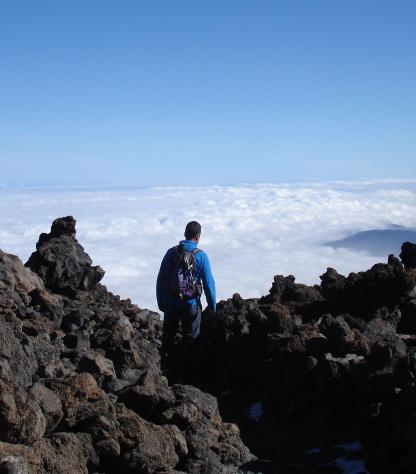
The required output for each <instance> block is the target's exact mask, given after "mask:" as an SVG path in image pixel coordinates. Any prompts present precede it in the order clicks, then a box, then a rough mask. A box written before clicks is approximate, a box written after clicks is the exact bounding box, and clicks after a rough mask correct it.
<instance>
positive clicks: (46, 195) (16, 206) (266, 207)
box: [0, 180, 416, 309]
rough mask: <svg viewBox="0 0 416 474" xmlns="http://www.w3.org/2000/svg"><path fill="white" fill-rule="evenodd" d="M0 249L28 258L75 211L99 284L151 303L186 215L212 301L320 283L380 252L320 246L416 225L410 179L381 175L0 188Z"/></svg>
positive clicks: (366, 265)
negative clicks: (195, 224)
mask: <svg viewBox="0 0 416 474" xmlns="http://www.w3.org/2000/svg"><path fill="white" fill-rule="evenodd" d="M0 198H1V201H0V248H1V249H2V250H4V251H7V252H9V253H14V254H17V255H18V256H19V257H20V258H21V259H22V260H23V261H26V260H27V258H28V257H29V255H30V253H31V252H32V251H33V250H34V248H35V243H36V241H37V239H38V237H39V234H40V233H41V232H48V231H49V229H50V224H51V222H52V220H53V219H55V218H56V217H61V216H66V215H73V216H74V217H75V218H76V219H77V238H78V240H79V242H80V243H81V244H82V245H83V246H84V248H85V250H86V251H87V252H88V253H89V255H90V256H91V258H92V259H93V260H94V264H97V265H101V266H102V267H103V268H104V269H105V270H106V275H105V277H104V280H103V283H105V284H106V285H107V286H108V288H109V289H110V290H111V291H113V292H115V293H117V294H120V295H121V296H123V297H129V298H131V299H132V300H133V301H134V302H135V303H137V304H138V305H139V306H141V307H143V308H144V307H147V308H151V309H156V301H155V289H154V287H155V280H156V275H157V272H158V270H159V265H160V261H161V259H162V257H163V255H164V253H165V251H166V250H167V248H169V247H170V246H172V245H175V244H176V243H177V242H178V241H179V240H180V239H181V238H182V236H183V230H184V227H185V225H186V223H187V222H188V221H190V220H194V219H195V220H198V221H199V222H201V224H202V226H203V235H202V238H201V242H200V247H201V248H203V249H204V250H205V251H206V252H207V253H208V255H209V258H210V260H211V264H212V268H213V273H214V276H215V279H216V282H217V291H218V299H225V298H228V297H230V296H232V294H233V293H235V292H238V293H240V294H241V295H242V296H243V297H246V298H247V297H256V296H260V295H262V294H266V293H267V292H268V289H269V288H270V286H271V282H272V279H273V275H276V274H285V275H287V274H294V275H295V276H296V279H297V281H299V282H303V283H308V284H313V283H319V275H320V274H322V273H323V272H324V271H325V270H326V268H327V267H328V266H331V267H335V268H336V269H337V270H338V271H340V272H342V273H349V272H351V271H360V270H364V269H367V268H369V267H370V266H371V265H372V264H374V263H375V262H376V261H378V260H385V259H386V257H387V256H380V257H381V258H380V259H377V258H376V257H371V256H368V255H366V254H363V253H357V252H352V251H348V250H344V249H337V250H336V249H332V248H329V247H322V246H320V244H321V243H323V242H326V241H330V240H335V239H339V238H342V237H345V236H347V235H349V234H351V233H353V232H357V231H362V230H368V229H374V228H386V227H388V226H389V225H391V224H398V225H403V226H408V227H416V211H415V209H416V182H415V181H414V180H399V181H397V180H391V181H388V180H383V181H377V180H375V181H366V182H337V183H312V184H291V185H289V184H274V185H267V184H259V185H247V186H204V187H154V188H149V189H137V188H136V189H127V188H125V189H111V188H90V189H88V188H82V189H81V188H78V189H71V188H43V189H42V188H30V189H29V188H13V187H7V186H6V187H2V188H0Z"/></svg>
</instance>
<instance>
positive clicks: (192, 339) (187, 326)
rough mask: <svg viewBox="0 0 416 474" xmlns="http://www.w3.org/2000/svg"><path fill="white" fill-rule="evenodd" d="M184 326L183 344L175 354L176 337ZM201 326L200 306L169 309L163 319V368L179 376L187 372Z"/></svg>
mask: <svg viewBox="0 0 416 474" xmlns="http://www.w3.org/2000/svg"><path fill="white" fill-rule="evenodd" d="M179 323H181V324H182V344H181V347H180V348H179V350H175V354H174V353H173V352H174V344H175V336H176V334H177V333H178V330H179ZM200 326H201V307H200V305H199V304H195V305H193V306H185V305H184V306H183V307H182V308H174V307H172V308H167V309H166V310H165V313H164V319H163V332H162V348H161V352H162V367H164V368H165V369H167V370H170V371H173V372H174V373H175V374H176V375H177V376H183V375H185V373H186V372H187V370H186V368H187V366H188V365H189V360H190V358H191V357H192V353H193V352H194V350H195V346H196V343H197V341H198V337H199V332H200Z"/></svg>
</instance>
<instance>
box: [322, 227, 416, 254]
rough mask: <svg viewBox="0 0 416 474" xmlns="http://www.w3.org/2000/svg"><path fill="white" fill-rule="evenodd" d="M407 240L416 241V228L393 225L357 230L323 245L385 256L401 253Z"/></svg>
mask: <svg viewBox="0 0 416 474" xmlns="http://www.w3.org/2000/svg"><path fill="white" fill-rule="evenodd" d="M406 241H409V242H415V241H416V230H415V229H411V228H407V227H403V226H399V225H393V226H391V227H390V228H389V229H372V230H366V231H363V232H357V233H355V234H352V235H350V236H348V237H345V238H343V239H339V240H334V241H332V242H325V243H324V244H322V245H324V246H326V247H333V248H346V249H350V250H356V251H359V252H367V253H369V254H370V255H374V256H383V255H388V254H390V253H394V254H395V255H398V254H399V253H400V246H401V245H402V243H403V242H406Z"/></svg>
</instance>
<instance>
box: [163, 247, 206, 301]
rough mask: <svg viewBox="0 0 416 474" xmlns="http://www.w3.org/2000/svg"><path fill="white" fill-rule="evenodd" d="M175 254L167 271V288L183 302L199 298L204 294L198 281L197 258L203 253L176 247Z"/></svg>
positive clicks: (197, 250)
mask: <svg viewBox="0 0 416 474" xmlns="http://www.w3.org/2000/svg"><path fill="white" fill-rule="evenodd" d="M174 250H175V254H174V256H173V258H172V261H171V263H170V265H169V267H168V270H167V286H168V289H169V291H170V292H171V293H172V295H173V296H174V297H178V298H179V299H181V300H190V299H193V298H197V297H199V296H201V294H202V284H201V282H200V281H197V279H196V265H195V256H196V255H197V254H198V253H199V252H202V250H200V249H197V248H195V249H193V250H192V251H191V252H188V251H187V250H185V248H184V246H183V245H177V246H176V247H174Z"/></svg>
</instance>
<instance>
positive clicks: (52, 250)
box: [25, 216, 104, 295]
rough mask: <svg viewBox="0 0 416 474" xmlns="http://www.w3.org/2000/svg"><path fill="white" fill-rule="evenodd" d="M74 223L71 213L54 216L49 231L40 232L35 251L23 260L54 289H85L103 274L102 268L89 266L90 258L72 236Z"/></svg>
mask: <svg viewBox="0 0 416 474" xmlns="http://www.w3.org/2000/svg"><path fill="white" fill-rule="evenodd" d="M75 224H76V221H75V219H74V218H73V217H72V216H68V217H63V218H58V219H55V220H54V221H53V223H52V227H51V231H50V233H49V234H46V233H43V234H41V235H40V237H39V241H38V243H37V244H36V252H33V253H32V255H31V256H30V258H29V260H28V261H27V262H26V264H25V265H26V266H27V267H29V268H30V269H31V270H32V271H34V272H35V273H37V274H38V275H39V276H40V277H41V278H42V280H43V281H44V283H45V285H46V286H47V287H48V288H50V289H51V290H53V291H56V292H57V293H63V294H69V295H72V294H74V293H75V292H76V291H77V290H84V291H88V290H90V289H91V288H92V287H93V286H94V285H96V284H97V283H98V282H99V281H100V280H101V279H102V278H103V276H104V270H103V269H102V268H101V267H99V266H95V267H93V266H92V260H91V258H90V257H89V256H88V255H87V254H86V253H85V252H84V249H83V247H82V246H81V245H80V244H79V243H78V241H77V239H76V238H75V235H76V231H75Z"/></svg>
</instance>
